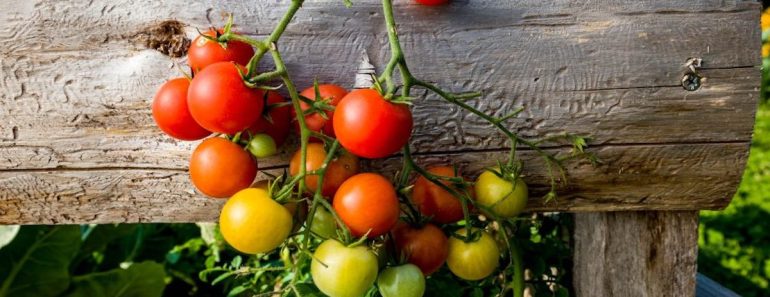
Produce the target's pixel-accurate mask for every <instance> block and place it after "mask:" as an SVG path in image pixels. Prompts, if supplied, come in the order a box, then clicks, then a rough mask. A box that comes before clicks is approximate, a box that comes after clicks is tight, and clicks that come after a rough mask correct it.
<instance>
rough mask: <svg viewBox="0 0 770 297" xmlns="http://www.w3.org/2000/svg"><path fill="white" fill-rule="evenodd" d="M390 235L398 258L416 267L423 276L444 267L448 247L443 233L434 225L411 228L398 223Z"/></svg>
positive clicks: (405, 224)
mask: <svg viewBox="0 0 770 297" xmlns="http://www.w3.org/2000/svg"><path fill="white" fill-rule="evenodd" d="M392 234H393V241H394V243H395V246H396V249H397V250H398V252H399V254H400V256H403V257H406V260H407V261H408V262H409V263H412V264H414V265H417V267H419V268H420V270H421V271H422V273H423V274H425V275H430V274H432V273H434V272H436V271H437V270H438V269H439V268H441V266H443V265H444V262H445V261H446V258H447V255H448V254H449V245H448V241H447V237H446V235H444V231H441V229H439V228H438V227H436V225H433V224H425V225H424V226H421V227H413V226H410V225H409V224H407V223H403V222H400V223H398V225H396V227H395V228H393V231H392Z"/></svg>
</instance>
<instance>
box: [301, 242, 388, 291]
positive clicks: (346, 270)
mask: <svg viewBox="0 0 770 297" xmlns="http://www.w3.org/2000/svg"><path fill="white" fill-rule="evenodd" d="M310 276H312V277H313V282H314V283H315V285H316V286H317V287H318V289H319V290H321V292H323V293H324V294H326V295H329V296H331V297H361V296H363V295H364V294H365V293H366V292H367V291H368V290H369V289H370V288H371V287H372V285H374V281H375V279H377V256H376V255H375V254H374V253H373V252H372V251H371V250H370V249H369V248H368V247H366V246H363V245H359V246H356V247H346V246H344V245H342V243H340V242H339V241H336V240H334V239H328V240H326V241H324V242H323V243H321V245H319V246H318V248H317V249H316V251H315V253H313V262H312V263H311V264H310Z"/></svg>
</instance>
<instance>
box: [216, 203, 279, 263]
mask: <svg viewBox="0 0 770 297" xmlns="http://www.w3.org/2000/svg"><path fill="white" fill-rule="evenodd" d="M291 220H292V217H291V214H290V213H289V211H288V210H287V209H286V208H285V207H283V205H281V204H279V203H278V202H275V200H273V199H272V198H270V195H268V193H267V191H265V190H263V189H257V188H247V189H243V190H241V191H239V192H238V193H236V194H235V195H233V197H232V198H230V199H228V200H227V202H226V203H225V206H224V207H222V212H221V213H220V214H219V230H220V231H221V233H222V237H224V238H225V241H227V243H228V244H230V245H231V246H232V247H234V248H235V249H236V250H239V251H241V252H243V253H246V254H258V253H266V252H269V251H271V250H273V249H275V248H276V247H278V246H279V245H281V243H282V242H284V241H285V240H286V238H287V237H288V236H289V232H291V226H292V221H291Z"/></svg>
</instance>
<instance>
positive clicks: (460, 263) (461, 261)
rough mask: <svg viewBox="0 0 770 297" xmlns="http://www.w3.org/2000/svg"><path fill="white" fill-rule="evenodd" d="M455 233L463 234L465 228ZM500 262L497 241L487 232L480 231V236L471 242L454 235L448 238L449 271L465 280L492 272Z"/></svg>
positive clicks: (478, 278)
mask: <svg viewBox="0 0 770 297" xmlns="http://www.w3.org/2000/svg"><path fill="white" fill-rule="evenodd" d="M456 234H459V235H462V236H465V235H466V234H467V231H466V230H465V228H463V229H460V230H458V231H457V232H456ZM499 262H500V249H499V248H498V247H497V242H495V240H494V239H493V238H492V236H491V235H489V234H488V233H487V232H484V231H481V237H479V239H478V240H476V241H472V242H465V241H463V240H462V239H459V238H456V237H454V236H452V237H450V238H449V257H448V258H447V259H446V264H447V266H449V271H452V273H453V274H454V275H456V276H457V277H459V278H462V279H465V280H480V279H482V278H485V277H487V276H489V275H490V274H492V272H494V271H495V269H496V268H497V265H498V264H499Z"/></svg>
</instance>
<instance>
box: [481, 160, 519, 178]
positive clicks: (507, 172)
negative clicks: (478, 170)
mask: <svg viewBox="0 0 770 297" xmlns="http://www.w3.org/2000/svg"><path fill="white" fill-rule="evenodd" d="M521 167H522V165H521V162H520V161H518V160H517V161H516V162H510V163H509V164H503V163H502V162H499V161H498V162H497V166H496V167H486V168H484V170H486V171H489V172H491V173H492V174H494V175H495V176H497V177H499V178H502V179H503V180H505V181H508V182H511V183H516V180H517V179H519V178H520V177H521V169H522V168H521Z"/></svg>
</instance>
